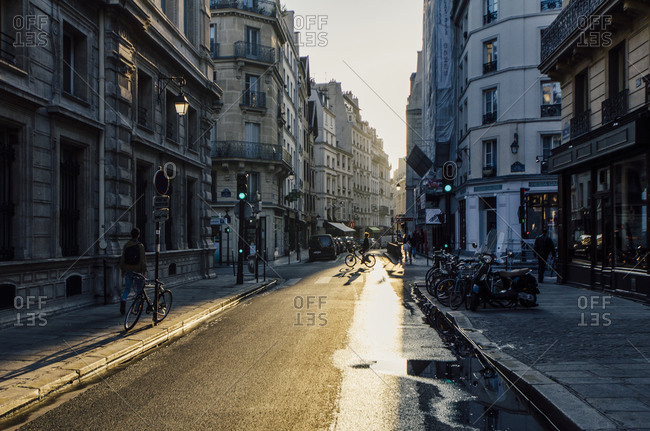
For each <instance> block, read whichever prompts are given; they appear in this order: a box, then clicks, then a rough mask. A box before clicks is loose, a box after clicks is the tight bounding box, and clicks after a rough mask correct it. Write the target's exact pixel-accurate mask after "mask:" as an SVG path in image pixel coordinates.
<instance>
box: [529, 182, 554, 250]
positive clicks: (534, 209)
mask: <svg viewBox="0 0 650 431" xmlns="http://www.w3.org/2000/svg"><path fill="white" fill-rule="evenodd" d="M557 208H558V200H557V193H533V194H529V195H526V211H527V213H526V236H527V238H529V239H535V238H537V237H538V236H539V235H541V234H542V230H543V229H544V228H547V229H548V234H549V236H550V238H551V239H552V240H553V243H554V244H557Z"/></svg>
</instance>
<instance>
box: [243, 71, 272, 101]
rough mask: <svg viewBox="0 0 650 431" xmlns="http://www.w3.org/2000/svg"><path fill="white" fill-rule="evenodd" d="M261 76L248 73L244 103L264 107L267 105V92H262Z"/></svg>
mask: <svg viewBox="0 0 650 431" xmlns="http://www.w3.org/2000/svg"><path fill="white" fill-rule="evenodd" d="M259 79H260V77H259V76H257V75H249V74H246V83H245V86H246V88H245V90H244V98H243V100H242V104H243V105H245V106H250V107H251V108H264V107H265V106H266V99H265V96H266V94H265V93H262V92H260V85H259Z"/></svg>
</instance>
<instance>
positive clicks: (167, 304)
mask: <svg viewBox="0 0 650 431" xmlns="http://www.w3.org/2000/svg"><path fill="white" fill-rule="evenodd" d="M134 277H135V278H136V279H140V280H144V282H145V283H144V287H143V288H142V290H141V291H140V292H138V293H137V294H136V295H135V298H133V302H132V303H131V306H130V307H129V309H128V310H127V312H126V315H125V316H124V329H125V330H126V331H128V330H130V329H131V328H133V327H134V326H135V324H136V323H138V320H139V319H140V315H141V314H142V310H143V309H144V310H145V312H146V313H147V314H149V313H154V315H153V319H154V322H161V321H162V320H163V319H164V318H165V317H167V314H169V310H171V308H172V292H171V290H169V289H165V288H164V287H163V286H164V283H163V282H162V281H160V280H155V281H153V282H147V278H146V277H145V276H144V275H143V274H140V273H137V272H136V273H134ZM151 288H153V289H154V294H157V295H158V310H157V311H154V300H153V299H151V298H149V295H147V289H151ZM145 303H146V307H145Z"/></svg>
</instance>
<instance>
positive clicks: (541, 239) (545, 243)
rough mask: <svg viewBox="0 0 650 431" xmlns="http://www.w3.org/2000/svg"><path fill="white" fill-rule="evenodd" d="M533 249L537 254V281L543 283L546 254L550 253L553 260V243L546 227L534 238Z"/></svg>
mask: <svg viewBox="0 0 650 431" xmlns="http://www.w3.org/2000/svg"><path fill="white" fill-rule="evenodd" d="M534 251H535V255H536V256H537V281H539V282H540V283H543V282H544V271H546V263H547V261H546V259H548V255H549V254H552V256H553V259H554V260H555V244H553V240H552V239H551V238H550V237H549V236H548V229H547V228H544V230H542V234H541V235H540V236H538V237H537V238H536V239H535V247H534Z"/></svg>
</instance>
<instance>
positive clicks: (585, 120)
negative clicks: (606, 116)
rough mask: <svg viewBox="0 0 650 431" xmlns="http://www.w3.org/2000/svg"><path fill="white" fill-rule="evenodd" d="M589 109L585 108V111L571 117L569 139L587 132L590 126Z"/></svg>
mask: <svg viewBox="0 0 650 431" xmlns="http://www.w3.org/2000/svg"><path fill="white" fill-rule="evenodd" d="M590 119H591V110H590V109H587V110H586V111H584V112H582V113H580V114H576V115H575V116H574V117H573V118H572V119H571V139H574V138H577V137H578V136H581V135H584V134H585V133H587V132H589V129H590V127H591V124H590Z"/></svg>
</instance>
